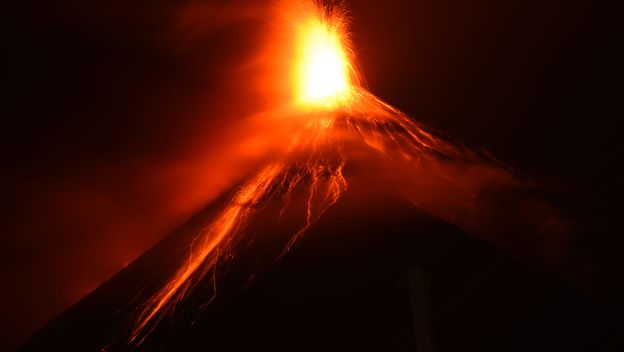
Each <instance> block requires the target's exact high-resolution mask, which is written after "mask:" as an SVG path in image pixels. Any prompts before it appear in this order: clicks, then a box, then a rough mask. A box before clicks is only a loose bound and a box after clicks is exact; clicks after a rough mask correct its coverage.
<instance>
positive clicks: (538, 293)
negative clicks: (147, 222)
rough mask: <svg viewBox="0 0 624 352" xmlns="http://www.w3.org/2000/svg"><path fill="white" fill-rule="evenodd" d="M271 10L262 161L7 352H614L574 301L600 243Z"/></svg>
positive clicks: (334, 22)
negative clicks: (275, 70)
mask: <svg viewBox="0 0 624 352" xmlns="http://www.w3.org/2000/svg"><path fill="white" fill-rule="evenodd" d="M279 9H280V11H283V12H285V13H287V14H288V15H287V16H284V17H285V18H286V19H287V21H286V22H287V23H288V25H286V26H285V28H287V30H288V31H290V32H289V33H292V38H293V41H292V43H291V44H290V45H284V47H285V48H288V50H289V51H288V52H291V53H292V55H290V56H288V57H291V56H292V58H293V60H292V61H293V64H291V65H288V66H286V67H289V68H290V69H288V70H286V71H288V74H287V75H286V76H288V80H289V82H290V83H292V84H291V85H287V86H288V87H289V89H288V91H289V94H287V96H288V102H289V103H288V104H281V105H277V106H278V107H276V108H273V109H269V110H267V111H265V112H263V113H261V114H259V115H258V116H257V117H256V118H257V119H259V120H261V121H264V122H266V123H267V124H269V125H271V126H273V128H272V134H271V140H270V141H269V142H268V144H269V145H270V147H268V148H267V149H268V150H269V151H270V152H269V153H267V156H266V157H265V158H264V159H263V160H262V162H261V163H259V165H257V166H255V167H254V168H253V169H252V170H249V172H248V173H247V174H246V176H245V177H244V178H243V179H242V180H240V182H239V183H238V184H237V185H236V186H235V187H233V188H232V189H230V190H229V191H227V192H225V193H224V194H223V195H222V196H221V197H220V198H219V199H218V200H217V201H215V202H214V203H212V204H209V205H208V206H207V207H206V208H205V209H204V210H202V211H201V212H200V213H198V214H197V215H196V216H194V217H193V218H192V219H191V220H189V222H187V223H186V224H184V225H183V226H181V227H180V228H179V229H178V230H176V231H174V232H173V233H172V234H170V235H169V236H167V238H165V239H164V240H163V241H162V242H161V243H159V244H158V245H157V246H156V247H154V248H153V249H152V250H150V251H149V252H147V253H145V254H144V255H143V256H141V257H140V258H139V259H138V260H136V261H135V262H134V263H132V264H131V265H129V266H128V267H127V268H126V269H124V270H123V271H122V272H120V273H119V274H118V275H116V276H115V277H114V278H112V279H111V280H109V281H108V282H106V283H105V284H103V285H102V286H101V287H100V288H98V289H97V290H95V291H94V292H92V293H91V294H90V295H88V296H87V297H85V298H84V299H83V300H82V301H81V302H79V303H78V304H77V305H76V306H74V307H73V308H71V309H70V310H69V311H67V312H66V313H65V314H63V315H62V316H60V317H59V318H58V319H56V320H54V321H53V322H51V323H50V324H48V326H46V327H44V328H43V329H42V330H41V331H40V332H39V333H38V334H36V335H35V336H33V337H32V338H31V339H30V340H29V341H28V342H27V343H26V344H25V345H24V346H23V348H22V349H23V350H39V349H48V350H49V349H64V350H103V351H116V350H136V349H145V350H154V349H157V350H197V349H208V348H215V349H234V350H238V349H244V348H245V349H247V348H260V349H294V348H296V349H321V348H322V349H356V350H379V349H382V350H383V349H389V350H410V349H413V348H416V349H417V350H419V351H433V350H434V349H435V350H443V351H445V350H448V351H455V350H474V351H484V350H491V351H500V350H508V351H511V350H517V351H526V350H551V349H565V350H579V351H581V350H583V351H584V350H596V349H601V348H607V347H609V346H610V345H611V346H612V345H613V340H614V338H615V336H617V333H618V331H619V329H621V326H620V325H619V323H618V322H617V318H616V315H615V316H614V315H613V314H615V313H614V311H610V310H608V309H604V310H601V309H598V308H595V307H593V306H592V305H590V303H588V302H586V301H585V299H584V298H583V296H582V294H581V292H580V291H579V290H578V289H577V287H583V288H584V287H592V288H593V289H596V290H597V291H598V292H603V291H604V292H607V293H608V294H613V292H615V291H614V290H611V287H609V288H606V289H605V288H602V286H600V285H602V283H595V282H593V281H592V280H591V279H593V278H594V277H595V276H596V274H595V273H596V272H600V270H602V268H603V266H602V265H601V264H602V263H603V262H602V261H601V260H604V261H605V262H607V263H610V262H608V260H611V259H612V258H614V257H617V255H606V256H605V257H604V258H600V260H598V262H596V258H594V257H592V256H591V255H590V254H587V253H586V252H585V251H584V247H583V244H584V243H585V242H584V241H585V240H586V239H587V238H586V233H588V232H591V233H592V240H591V241H593V242H596V241H598V242H601V243H603V242H608V243H611V242H613V243H615V242H617V241H616V240H614V239H613V237H612V235H611V234H610V232H609V229H608V228H603V227H602V224H601V223H600V222H599V221H598V220H596V219H595V218H594V217H593V216H592V215H590V214H587V213H585V212H584V211H582V209H581V210H579V209H578V208H575V207H561V206H560V205H559V203H558V202H557V199H555V198H554V197H553V195H552V194H549V193H548V192H546V191H545V190H543V189H541V188H539V187H538V186H536V185H534V184H533V183H531V182H528V181H526V180H525V179H523V178H522V177H520V176H518V175H517V173H516V172H514V171H513V170H512V169H511V168H509V167H507V166H505V165H503V164H502V163H500V162H499V161H497V160H496V159H495V158H494V157H492V156H491V155H489V154H488V153H487V152H484V151H480V150H476V149H473V148H469V147H467V146H464V145H463V144H462V143H460V142H458V141H455V140H453V139H452V138H450V137H448V136H444V135H443V134H442V133H440V132H436V131H434V129H433V128H430V127H428V126H424V125H423V124H420V123H418V122H417V121H415V120H413V119H412V118H410V117H408V116H406V115H405V114H403V113H401V112H400V111H399V110H397V109H395V108H393V107H392V106H390V105H388V104H386V103H385V102H383V101H382V100H380V99H379V98H377V97H375V96H374V95H373V94H372V93H370V92H369V91H368V90H366V89H365V88H364V87H363V85H362V83H361V79H360V77H359V74H358V72H357V69H356V65H355V63H354V54H353V49H352V48H351V46H350V44H349V40H348V39H349V38H348V29H347V16H346V11H345V9H344V7H343V6H341V5H339V4H334V3H329V4H328V3H322V2H302V3H301V4H297V5H296V6H293V7H291V6H290V5H289V6H286V5H283V6H280V7H279ZM280 62H281V61H280ZM278 66H279V67H282V66H280V65H278ZM613 248H617V247H616V246H614V247H613ZM448 258H453V263H454V264H453V265H451V264H449V262H448ZM458 263H460V265H458ZM607 266H608V265H607ZM542 267H547V268H549V270H548V271H547V273H546V274H545V273H544V271H543V270H539V269H537V268H542ZM588 278H590V279H588ZM590 281H591V282H590ZM509 301H514V302H515V304H513V305H509ZM510 306H511V307H510ZM503 307H505V308H504V309H503ZM596 322H599V323H596ZM570 336H574V338H570Z"/></svg>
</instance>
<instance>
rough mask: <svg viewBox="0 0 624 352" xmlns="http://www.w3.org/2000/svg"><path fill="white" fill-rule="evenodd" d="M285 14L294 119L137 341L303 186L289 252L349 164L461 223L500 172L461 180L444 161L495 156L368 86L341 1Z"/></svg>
mask: <svg viewBox="0 0 624 352" xmlns="http://www.w3.org/2000/svg"><path fill="white" fill-rule="evenodd" d="M280 12H281V13H282V15H283V16H284V17H285V18H287V22H288V23H290V24H291V25H290V26H289V30H291V31H292V32H293V33H292V34H294V35H293V37H294V38H295V42H294V44H293V45H291V46H289V47H290V48H292V51H291V54H292V55H291V57H292V64H291V66H290V71H289V77H290V83H291V84H290V87H289V89H290V91H291V101H290V102H286V103H285V104H284V105H286V106H288V108H286V109H282V110H279V111H282V112H281V113H279V114H281V115H283V116H284V117H282V119H283V120H284V123H285V124H288V126H289V128H288V133H287V136H288V139H287V140H286V142H283V143H281V144H280V147H279V148H277V149H279V151H276V152H275V153H273V155H272V156H271V157H269V158H268V160H267V161H265V163H264V165H263V166H261V167H260V168H259V169H258V170H257V171H255V172H253V173H251V174H250V175H249V176H248V177H247V178H246V181H244V182H243V183H242V184H241V185H240V186H239V187H238V188H237V191H236V192H235V193H234V194H233V196H231V198H230V200H229V201H228V203H227V204H226V205H225V206H224V207H223V208H222V210H221V211H220V213H219V214H218V215H217V216H216V217H215V218H214V219H213V220H212V222H211V223H210V224H209V226H207V227H205V228H204V230H202V231H201V232H200V233H198V234H197V235H196V237H195V239H194V241H193V242H192V244H191V245H190V246H189V248H188V254H187V258H186V259H185V261H184V264H183V265H181V266H180V267H179V268H178V269H177V271H175V273H174V274H173V275H172V277H171V278H170V279H169V280H168V281H167V282H166V284H165V285H163V286H162V287H161V288H160V289H158V290H157V291H156V292H155V293H154V294H153V295H152V296H151V297H150V298H149V299H148V300H147V302H146V303H145V304H144V306H143V307H142V309H141V310H140V314H139V316H138V319H137V320H136V323H135V325H134V327H133V329H132V331H131V337H130V341H131V343H132V344H140V343H141V342H142V341H143V340H144V339H145V338H146V337H147V336H148V335H149V333H150V332H151V331H152V330H153V329H155V328H156V327H157V326H158V325H159V323H160V322H161V321H162V320H163V319H165V318H166V317H168V316H169V315H170V314H172V313H173V312H174V310H175V308H176V306H177V305H178V304H179V303H180V302H181V301H182V300H184V299H185V298H187V296H188V295H189V293H190V292H191V291H193V290H194V289H195V288H196V287H197V285H198V283H199V282H201V281H203V280H211V278H212V280H214V275H216V274H215V273H216V271H217V265H218V264H219V265H220V263H221V262H223V261H227V260H230V259H231V258H233V257H234V254H235V253H236V251H237V246H238V244H239V243H240V242H241V241H242V240H244V238H242V236H243V235H244V229H245V228H246V226H247V225H248V223H249V222H250V220H251V219H253V217H254V215H256V214H257V213H258V212H259V210H260V209H261V208H262V206H263V204H266V203H268V202H270V201H272V200H274V199H280V200H286V201H283V204H284V206H283V207H284V209H285V208H286V207H288V206H289V202H288V199H289V197H291V196H292V195H293V194H294V193H298V194H305V199H306V204H305V206H304V209H303V211H304V214H302V216H301V219H302V220H301V221H300V224H299V225H298V226H297V228H296V229H294V230H293V231H291V233H290V235H289V238H288V239H287V240H286V241H285V242H284V243H285V245H284V246H283V250H282V253H281V254H280V256H281V255H283V254H284V253H286V252H287V251H288V250H289V249H290V248H291V247H292V245H293V244H295V243H296V242H297V240H298V239H299V238H300V237H301V235H303V234H304V233H305V231H306V230H307V229H308V228H309V227H310V226H312V225H313V224H314V222H315V221H316V220H317V219H319V217H321V216H322V214H323V213H324V212H325V211H326V210H327V209H328V208H329V207H331V206H332V205H333V204H334V203H336V201H337V200H338V199H339V198H340V196H341V194H342V193H343V192H344V191H345V190H346V189H347V187H348V176H346V175H345V169H346V167H348V165H349V163H357V162H359V160H361V159H362V158H365V159H366V160H367V161H366V162H367V163H368V164H367V167H368V168H369V169H370V170H371V172H380V173H384V174H385V175H391V177H390V178H391V179H392V182H388V185H387V187H388V188H389V189H390V188H397V187H399V186H396V185H395V184H397V185H402V184H409V185H410V186H401V187H400V188H401V189H400V192H401V193H402V194H403V195H404V196H405V197H407V198H408V199H410V200H412V201H413V202H414V203H417V204H418V205H419V206H420V207H422V208H423V209H425V210H426V211H428V212H430V213H432V214H433V215H435V216H438V217H440V218H443V219H448V220H450V221H454V222H457V221H458V219H459V218H460V217H461V215H462V212H463V211H464V210H465V209H466V207H468V206H469V203H470V201H471V200H472V199H474V197H475V196H476V195H477V194H478V192H479V190H482V189H483V188H484V187H485V186H486V185H487V184H488V183H489V182H491V180H492V179H493V178H495V177H496V176H497V173H498V172H499V171H496V172H492V175H491V177H487V178H485V179H480V180H479V181H476V182H474V183H471V182H462V181H461V180H460V181H458V180H459V179H460V177H459V176H458V172H457V171H456V170H453V168H452V167H447V166H446V164H445V163H444V160H454V159H457V158H463V159H466V158H474V159H479V160H482V164H484V165H486V164H488V163H492V161H491V160H490V159H488V158H486V157H483V155H479V154H478V153H472V152H466V151H465V150H463V149H462V148H461V147H460V146H458V145H457V144H455V143H450V142H448V141H446V140H445V139H442V138H439V137H437V136H435V135H434V134H432V133H429V132H427V131H426V130H425V128H423V126H421V125H420V124H418V123H417V122H415V121H413V120H411V119H410V118H409V117H407V116H406V115H404V114H402V113H401V112H400V111H398V110H397V109H395V108H393V107H391V106H390V105H388V104H386V103H384V102H383V101H381V100H380V99H378V98H376V97H375V96H374V95H373V94H371V93H370V92H368V91H367V90H366V89H365V88H364V87H363V86H362V85H361V80H360V78H359V75H358V72H357V69H356V64H355V62H354V60H355V58H354V55H353V50H352V47H351V44H350V41H349V31H348V28H347V24H348V21H347V19H348V16H347V13H346V10H345V8H344V7H343V6H341V5H336V4H325V3H322V2H314V1H303V2H300V3H297V5H292V4H289V5H284V6H281V7H280ZM276 111H277V109H276ZM284 111H287V112H284ZM271 114H272V113H271V112H268V113H267V115H271ZM276 114H278V113H276ZM363 156H364V157H363ZM373 160H375V161H373ZM496 170H500V169H499V168H496ZM463 171H466V170H463ZM460 173H462V172H460ZM469 174H470V172H469V171H467V174H466V175H469ZM462 175H464V173H462ZM462 177H469V176H465V175H464V176H462ZM431 178H438V179H442V180H445V181H443V183H444V182H446V183H444V185H445V186H444V187H446V186H447V185H450V187H447V188H449V189H450V190H451V191H448V192H455V194H454V195H453V196H452V199H453V200H452V201H449V200H448V199H450V198H449V197H446V198H445V194H444V192H438V194H437V195H435V196H431V194H432V193H433V192H432V191H430V190H429V191H428V190H427V186H426V185H424V183H426V182H427V181H426V180H427V179H431ZM467 184H469V186H466V187H464V188H465V189H461V188H462V187H463V186H464V185H467ZM419 185H421V186H419ZM441 187H443V186H441ZM458 188H459V189H460V190H459V191H458ZM448 192H447V193H448ZM458 192H459V193H461V194H465V197H462V196H458V195H457V194H459V193H458ZM449 204H450V205H449ZM467 226H469V225H467ZM278 257H279V256H278ZM276 259H277V258H276ZM212 291H213V292H212V293H210V294H209V295H208V297H207V298H206V300H207V301H210V300H212V299H214V297H215V295H216V293H217V287H216V285H215V287H214V289H213V290H212ZM211 297H212V298H211Z"/></svg>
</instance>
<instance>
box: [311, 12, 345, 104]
mask: <svg viewBox="0 0 624 352" xmlns="http://www.w3.org/2000/svg"><path fill="white" fill-rule="evenodd" d="M304 31H305V33H303V35H302V36H303V38H302V39H301V40H302V48H301V63H300V67H299V70H300V76H299V80H300V85H301V88H300V94H301V95H300V99H301V100H302V101H304V102H313V103H317V102H327V101H330V100H333V99H337V98H340V97H341V96H343V95H344V94H346V92H347V90H348V88H349V83H348V78H347V69H346V66H347V65H346V58H345V55H344V52H343V50H342V47H341V44H340V41H339V38H338V36H337V34H336V33H332V31H331V28H327V26H325V25H323V24H322V23H320V22H317V21H313V22H312V23H311V24H310V25H309V27H307V28H306V29H305V30H304Z"/></svg>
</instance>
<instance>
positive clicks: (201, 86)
mask: <svg viewBox="0 0 624 352" xmlns="http://www.w3.org/2000/svg"><path fill="white" fill-rule="evenodd" d="M161 3H162V4H155V3H154V2H153V1H151V2H150V1H138V2H134V3H133V4H131V5H128V4H127V2H123V1H99V0H96V1H91V2H89V3H88V4H85V3H83V2H81V1H68V0H63V1H57V2H54V3H53V4H52V3H50V4H35V3H23V2H22V3H19V4H17V3H16V4H13V5H11V6H12V8H9V9H8V11H7V13H8V14H10V16H7V17H10V19H9V20H8V21H6V23H5V25H7V26H8V29H7V30H4V31H3V34H2V36H3V37H4V40H3V42H4V43H5V44H4V46H5V49H4V50H3V52H4V54H3V55H4V56H5V59H8V64H5V65H4V67H3V70H5V73H4V74H3V76H4V77H6V78H5V79H3V82H4V83H5V85H6V86H7V88H8V91H9V93H8V96H7V93H5V98H6V103H5V104H3V107H2V108H3V109H6V111H7V112H6V113H3V116H6V117H8V118H7V119H6V120H5V121H6V122H4V123H3V124H4V127H3V128H2V129H0V130H1V132H0V133H1V134H2V138H1V143H2V148H1V149H0V150H1V153H2V166H1V170H2V173H1V174H0V180H1V182H2V183H1V185H2V194H3V196H2V200H3V202H2V204H3V211H2V222H1V224H0V226H1V227H0V229H1V230H2V232H1V233H2V234H1V237H0V246H1V249H2V255H1V256H0V258H1V259H0V280H1V282H3V289H2V291H1V295H2V296H1V297H0V302H1V303H0V317H1V319H2V320H1V321H2V325H3V326H6V328H3V329H2V330H1V331H2V332H1V334H2V335H1V336H0V341H1V344H0V346H1V348H2V349H5V348H10V347H11V346H15V344H17V343H19V342H20V341H23V340H24V339H25V338H26V337H27V336H28V335H29V334H31V333H32V332H33V331H34V330H35V329H36V328H37V327H39V326H41V325H42V324H43V323H44V322H45V321H47V320H49V319H51V318H52V317H54V316H55V315H56V314H58V313H60V312H61V311H63V310H64V309H66V308H67V307H69V306H70V305H71V304H72V303H73V302H75V301H76V300H78V299H80V298H81V297H82V296H83V295H84V294H85V293H87V292H89V291H90V290H92V289H94V288H95V287H97V286H98V285H99V284H100V283H101V282H102V281H103V280H105V279H106V278H108V277H110V276H111V275H113V274H114V273H115V272H117V271H118V270H119V269H121V268H122V267H123V266H124V265H126V264H127V263H128V262H129V261H131V260H133V259H134V258H135V257H136V256H137V255H139V254H140V253H142V252H143V251H144V250H146V249H147V248H149V247H150V246H151V245H153V244H154V243H155V242H156V241H157V240H158V239H160V238H162V236H164V235H165V234H167V233H168V232H169V231H170V230H171V229H172V228H174V227H175V226H176V225H178V224H180V223H181V222H182V221H184V220H185V219H186V218H188V217H189V216H190V215H192V214H193V213H194V212H195V211H196V210H197V209H199V208H201V206H202V205H204V204H205V203H206V202H208V201H210V200H211V199H213V198H214V197H215V196H216V195H217V194H218V193H219V192H220V191H222V190H223V189H225V188H227V187H228V186H229V185H230V184H231V182H233V180H234V179H236V178H237V177H239V176H240V175H242V173H243V172H244V170H245V169H246V167H247V166H248V165H249V163H252V162H253V161H254V160H255V159H256V158H257V157H258V156H257V155H253V153H252V154H249V153H245V152H242V151H241V150H240V149H239V148H238V144H237V143H238V142H240V141H241V140H244V136H245V135H246V133H248V132H249V131H248V129H249V127H248V126H246V127H237V128H231V126H232V125H233V124H235V123H237V122H238V121H240V120H241V119H242V117H245V116H247V115H250V114H253V113H254V112H257V111H259V110H261V109H262V106H263V104H264V101H263V96H262V92H261V91H262V87H260V89H258V88H259V87H257V86H254V85H253V83H252V82H251V81H252V80H253V77H254V75H257V74H258V72H257V67H256V65H255V64H256V63H255V61H254V60H255V56H254V55H255V54H256V53H257V52H259V51H261V49H262V48H261V45H262V44H263V42H262V40H260V39H261V38H263V33H265V32H266V31H267V28H268V27H269V26H270V23H269V21H268V17H267V13H266V11H265V10H264V9H263V8H262V7H259V6H258V5H253V3H254V2H253V1H234V2H224V1H201V2H200V1H196V2H193V1H180V2H176V3H171V4H166V2H164V1H163V2H161ZM607 4H608V1H602V2H600V1H563V0H546V1H522V0H503V1H501V0H475V1H471V2H451V1H437V0H419V1H411V0H410V1H406V0H400V1H383V2H371V1H363V0H362V1H356V0H353V1H350V2H349V5H350V8H351V11H352V16H353V19H354V24H353V30H354V40H355V44H356V48H357V53H358V56H359V61H358V62H359V64H360V66H361V70H362V71H363V73H364V75H365V78H366V81H367V84H368V87H369V88H370V90H371V91H373V92H374V93H375V94H377V95H378V96H379V97H381V98H382V99H384V100H386V101H388V102H389V103H391V104H393V105H395V106H396V107H398V108H399V109H401V110H403V111H404V112H406V113H408V114H410V115H411V116H414V117H415V118H417V119H419V120H421V121H424V122H426V123H428V124H430V125H432V126H434V127H435V128H438V129H440V130H442V131H446V132H448V133H449V134H451V135H453V136H454V137H457V138H459V139H462V140H464V141H466V142H467V143H468V144H469V145H472V146H475V147H483V148H485V149H487V150H489V151H491V152H492V153H493V154H494V155H496V156H497V157H499V158H500V159H501V160H503V161H504V162H505V163H507V164H509V165H511V166H513V167H514V168H516V169H517V170H518V172H521V173H523V174H526V175H529V176H531V177H532V178H534V179H536V180H539V181H540V182H544V183H547V184H550V185H555V186H557V187H561V188H563V189H567V190H569V192H570V193H573V194H576V195H578V197H579V198H581V199H583V201H586V202H588V203H589V204H590V205H591V206H592V207H594V208H595V209H597V210H598V211H599V212H601V214H603V216H604V217H606V218H612V219H614V220H615V219H617V218H616V215H617V210H618V209H619V208H620V207H619V204H618V202H619V200H620V196H621V194H622V181H621V173H620V172H618V169H619V167H618V163H619V162H620V161H621V160H622V142H621V138H618V137H619V136H618V135H619V133H620V131H619V130H618V129H617V128H616V126H617V125H619V121H618V120H619V119H620V118H621V117H622V116H623V114H622V112H623V111H622V110H623V109H622V106H621V90H622V89H621V82H622V81H621V75H620V74H619V69H620V67H619V65H620V64H621V62H622V59H623V57H622V55H621V54H619V53H618V50H617V49H618V46H621V45H620V42H621V36H620V33H619V31H618V29H619V28H617V27H618V26H619V23H618V21H617V20H618V18H617V14H618V13H617V12H616V11H615V9H612V8H609V7H608V6H607ZM5 91H7V90H5Z"/></svg>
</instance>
